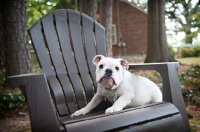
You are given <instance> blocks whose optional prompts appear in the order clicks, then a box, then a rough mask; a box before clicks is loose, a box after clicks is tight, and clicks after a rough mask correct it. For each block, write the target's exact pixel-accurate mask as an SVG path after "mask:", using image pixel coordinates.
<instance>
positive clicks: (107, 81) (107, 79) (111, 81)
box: [100, 76, 116, 85]
mask: <svg viewBox="0 0 200 132" xmlns="http://www.w3.org/2000/svg"><path fill="white" fill-rule="evenodd" d="M100 83H102V84H105V85H114V84H116V83H115V80H114V79H113V78H112V77H108V76H103V77H102V78H101V79H100Z"/></svg>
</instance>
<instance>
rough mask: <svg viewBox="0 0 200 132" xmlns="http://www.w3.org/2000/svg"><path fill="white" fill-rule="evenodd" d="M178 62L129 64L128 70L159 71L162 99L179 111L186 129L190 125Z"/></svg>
mask: <svg viewBox="0 0 200 132" xmlns="http://www.w3.org/2000/svg"><path fill="white" fill-rule="evenodd" d="M179 66H180V64H179V62H166V63H145V64H135V65H129V69H130V70H156V71H157V72H159V73H160V75H161V77H162V80H163V100H164V101H168V102H171V103H172V104H174V105H175V106H176V107H177V108H178V110H179V111H180V113H181V115H182V118H183V120H184V123H185V125H186V126H187V129H188V131H190V126H189V122H188V117H187V112H186V107H185V103H184V100H183V95H182V90H181V86H180V82H179V77H178V68H179Z"/></svg>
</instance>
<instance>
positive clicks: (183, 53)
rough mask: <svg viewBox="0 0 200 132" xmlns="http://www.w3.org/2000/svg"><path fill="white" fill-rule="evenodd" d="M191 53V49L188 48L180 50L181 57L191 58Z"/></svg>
mask: <svg viewBox="0 0 200 132" xmlns="http://www.w3.org/2000/svg"><path fill="white" fill-rule="evenodd" d="M192 56H193V53H192V50H191V49H188V48H182V49H181V57H192Z"/></svg>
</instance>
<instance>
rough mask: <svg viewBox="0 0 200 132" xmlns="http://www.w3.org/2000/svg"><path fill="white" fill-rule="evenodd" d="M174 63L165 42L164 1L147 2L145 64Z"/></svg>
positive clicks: (153, 0) (151, 0) (150, 0)
mask: <svg viewBox="0 0 200 132" xmlns="http://www.w3.org/2000/svg"><path fill="white" fill-rule="evenodd" d="M168 61H175V60H174V58H173V57H172V55H170V53H169V50H168V46H167V41H166V27H165V0H148V45H147V57H146V60H145V63H150V62H168Z"/></svg>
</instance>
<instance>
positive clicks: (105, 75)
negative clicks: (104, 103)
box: [93, 55, 128, 90]
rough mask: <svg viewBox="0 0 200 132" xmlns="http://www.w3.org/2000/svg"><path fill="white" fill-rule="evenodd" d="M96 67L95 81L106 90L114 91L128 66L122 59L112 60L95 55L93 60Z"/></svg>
mask: <svg viewBox="0 0 200 132" xmlns="http://www.w3.org/2000/svg"><path fill="white" fill-rule="evenodd" d="M93 64H94V65H95V66H96V81H97V83H100V84H101V85H102V86H103V87H104V88H106V89H112V90H113V89H116V88H117V87H118V86H119V85H120V84H121V82H122V79H123V73H124V70H128V64H127V62H126V61H125V60H123V59H114V58H110V57H104V56H103V55H96V56H95V57H94V59H93Z"/></svg>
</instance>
